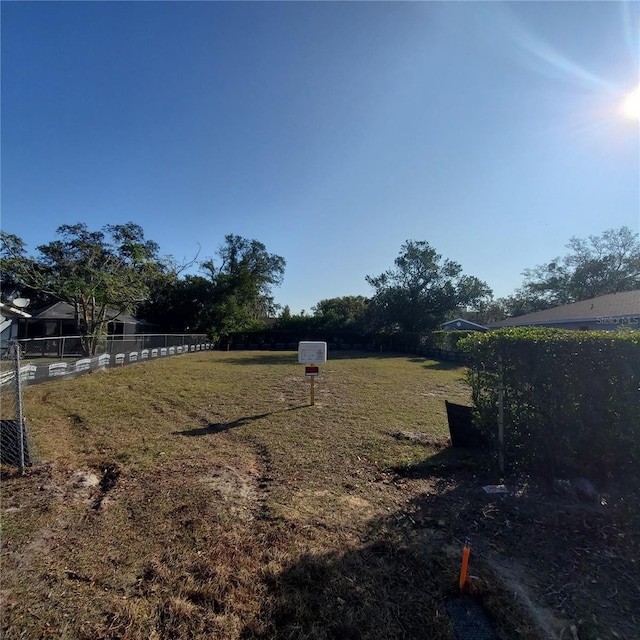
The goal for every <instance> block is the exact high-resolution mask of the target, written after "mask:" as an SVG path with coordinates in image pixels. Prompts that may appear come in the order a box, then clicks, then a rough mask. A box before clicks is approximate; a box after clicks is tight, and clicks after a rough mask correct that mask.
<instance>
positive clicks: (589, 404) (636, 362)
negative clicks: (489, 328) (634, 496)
mask: <svg viewBox="0 0 640 640" xmlns="http://www.w3.org/2000/svg"><path fill="white" fill-rule="evenodd" d="M461 347H463V348H464V349H465V350H466V352H467V355H468V358H469V369H468V374H467V380H468V382H469V384H470V385H471V389H472V397H473V403H474V407H475V411H474V420H475V422H476V424H477V425H478V426H479V427H480V428H481V429H482V430H483V431H484V432H485V433H487V435H489V436H490V437H494V438H495V435H496V432H497V428H496V425H497V419H498V407H497V400H498V385H499V381H500V378H502V382H503V385H504V424H505V443H506V452H507V458H508V459H509V460H510V461H511V462H512V463H514V464H518V465H523V466H525V467H527V468H528V469H529V470H531V471H537V472H545V473H552V474H554V475H556V477H557V476H558V475H559V474H577V475H590V476H591V477H598V476H603V475H604V474H606V473H607V472H612V471H614V470H616V469H625V468H630V467H631V466H632V465H634V464H636V463H637V462H639V461H640V332H602V331H591V332H586V331H566V330H559V329H543V328H533V327H527V328H512V329H502V330H500V331H495V332H490V333H474V334H473V335H471V336H469V337H467V338H466V339H465V340H464V341H463V343H462V344H461Z"/></svg>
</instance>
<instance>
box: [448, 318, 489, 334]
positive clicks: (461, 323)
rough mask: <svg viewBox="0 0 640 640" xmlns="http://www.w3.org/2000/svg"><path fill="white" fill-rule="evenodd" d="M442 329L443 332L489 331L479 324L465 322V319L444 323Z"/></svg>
mask: <svg viewBox="0 0 640 640" xmlns="http://www.w3.org/2000/svg"><path fill="white" fill-rule="evenodd" d="M440 327H441V328H442V330H443V331H488V329H487V327H484V326H482V325H481V324H478V323H477V322H471V320H465V319H464V318H456V319H455V320H449V321H448V322H443V323H442V324H441V325H440Z"/></svg>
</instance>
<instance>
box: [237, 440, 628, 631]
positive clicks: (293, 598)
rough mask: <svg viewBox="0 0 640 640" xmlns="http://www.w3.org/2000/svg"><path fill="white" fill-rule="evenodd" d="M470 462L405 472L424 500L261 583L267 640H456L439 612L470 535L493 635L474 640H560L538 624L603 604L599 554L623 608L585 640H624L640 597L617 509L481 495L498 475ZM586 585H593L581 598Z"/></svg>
mask: <svg viewBox="0 0 640 640" xmlns="http://www.w3.org/2000/svg"><path fill="white" fill-rule="evenodd" d="M468 453H469V452H467V451H460V450H453V449H447V450H444V451H441V452H439V453H437V454H435V455H434V456H432V457H431V458H429V459H427V460H425V461H424V462H423V463H421V464H419V465H414V466H413V467H412V468H410V469H408V470H407V471H408V472H409V475H413V474H419V477H420V478H422V479H430V482H428V483H427V484H425V485H422V486H424V491H423V492H422V493H420V494H417V495H416V494H414V496H413V497H412V498H411V499H410V500H407V501H406V503H405V504H403V505H402V506H401V507H400V508H399V509H398V510H396V511H394V512H392V513H389V514H388V515H385V516H382V517H377V518H374V519H372V520H370V521H369V522H368V523H367V524H366V526H365V529H364V530H363V531H362V532H361V533H360V534H359V536H358V543H357V544H354V545H351V544H345V545H344V546H343V547H342V548H338V549H334V550H332V551H329V552H327V551H325V550H324V549H323V548H322V546H319V547H318V549H317V550H311V551H309V552H308V553H306V554H304V555H302V556H301V557H300V558H299V560H298V561H297V562H295V563H294V564H292V565H290V566H288V567H286V568H285V569H284V570H283V571H282V572H278V573H277V574H276V575H274V576H273V578H272V579H269V580H268V581H267V586H268V588H269V592H270V601H271V603H272V604H271V605H270V606H269V609H268V614H267V616H268V618H269V619H270V621H271V622H272V627H271V632H270V633H269V636H268V637H270V638H275V639H277V640H280V639H284V638H287V639H291V638H296V639H302V638H313V639H314V640H330V639H337V638H345V639H347V638H349V639H351V638H353V639H356V638H358V639H360V638H362V639H364V638H368V639H379V640H383V639H384V640H387V639H393V638H403V639H405V640H413V639H416V640H417V639H424V638H434V639H435V638H438V639H440V640H453V639H454V638H455V634H454V631H453V628H452V625H451V622H450V620H449V617H448V613H447V603H448V602H449V601H450V600H451V599H453V598H457V597H458V596H459V590H458V585H457V583H458V578H459V571H460V562H461V557H462V546H463V543H464V540H465V538H467V537H470V538H471V540H472V551H471V559H470V565H469V571H470V573H471V574H472V575H477V576H479V578H478V579H476V580H475V582H474V583H473V584H474V586H473V591H472V594H473V595H472V597H473V599H474V600H475V601H476V602H477V603H479V604H480V605H482V607H483V608H484V609H485V611H486V612H487V614H488V616H489V618H490V619H491V622H492V626H493V627H494V628H495V629H496V635H495V636H493V635H489V636H485V635H483V636H482V637H483V638H489V637H491V638H493V637H495V638H501V639H502V640H507V639H508V638H516V637H517V638H520V639H521V640H539V638H541V637H557V636H558V633H559V632H560V629H559V628H558V626H557V625H558V624H560V623H561V621H558V620H556V619H555V618H554V617H553V615H551V614H550V615H548V616H547V615H546V612H547V608H548V611H549V612H552V611H557V610H559V608H560V606H561V605H562V606H564V607H565V608H566V607H567V605H566V604H564V603H566V601H567V600H568V601H569V603H570V604H569V605H568V609H567V613H566V616H567V617H568V619H575V617H577V616H578V615H579V612H580V610H581V608H584V607H585V606H586V607H588V606H591V604H592V603H593V602H604V601H606V598H607V588H610V584H611V581H607V578H606V577H603V576H601V575H599V572H601V571H603V570H604V569H603V564H602V562H601V560H600V559H601V558H602V554H608V555H607V558H608V561H607V577H608V578H613V577H615V580H619V581H620V583H619V584H617V587H618V589H619V594H623V595H620V596H619V597H620V598H621V599H622V600H623V601H621V602H619V603H618V604H619V605H620V606H619V607H617V610H616V611H613V610H612V612H611V616H610V617H609V618H608V619H604V618H603V619H602V620H600V621H599V622H598V623H597V624H596V627H597V628H594V633H593V635H589V637H596V636H604V635H606V630H607V629H608V628H609V626H608V625H615V628H616V629H617V630H618V633H620V634H621V637H636V635H637V623H636V621H635V620H634V618H633V613H632V612H634V611H637V610H638V608H639V607H640V593H639V592H638V591H637V589H636V588H635V580H634V578H633V574H632V572H629V571H628V567H627V566H626V563H627V562H628V559H629V557H631V555H632V554H634V553H635V551H634V550H633V545H627V543H626V542H625V541H624V540H625V538H623V537H617V538H616V536H615V534H616V531H619V528H620V527H624V535H625V536H627V537H628V536H632V537H633V536H635V535H637V532H636V531H635V530H634V529H633V527H632V526H631V525H629V524H628V522H629V518H628V511H629V505H626V504H623V503H622V502H620V504H619V505H618V506H619V507H620V511H618V510H617V508H616V507H614V505H613V504H611V505H609V507H607V508H606V509H593V508H586V507H581V506H580V505H576V504H574V503H571V504H565V503H563V502H558V498H557V496H556V497H554V494H553V493H550V490H549V488H548V487H547V486H546V485H544V484H542V485H536V484H533V483H532V482H531V481H530V479H526V480H525V481H523V483H522V484H518V483H516V482H515V480H514V482H513V484H509V483H508V486H509V487H510V488H511V489H512V491H511V492H510V493H508V494H488V493H485V492H484V491H483V489H482V487H483V485H485V484H494V483H495V482H496V479H497V478H496V475H497V474H495V473H492V472H486V471H481V470H479V469H482V468H483V467H482V465H480V467H478V466H477V465H476V461H475V459H476V455H477V454H476V452H473V453H472V456H471V462H469V460H468V459H467V456H468ZM407 475H408V474H407V473H402V474H401V475H400V477H398V476H396V478H395V479H394V480H392V482H395V483H397V485H398V488H399V489H402V488H404V487H405V486H406V484H407V482H411V480H409V479H408V478H407ZM413 477H415V476H413ZM514 489H517V490H514ZM559 522H560V523H561V525H559V524H558V523H559ZM625 523H627V524H625ZM316 526H318V527H323V526H324V525H323V524H322V523H321V522H318V523H317V524H316ZM331 526H333V525H329V528H331ZM610 547H611V548H610ZM576 554H577V555H579V556H580V559H581V563H582V565H581V571H580V572H576V571H575V556H576ZM550 567H553V568H554V570H553V571H549V568H550ZM585 576H598V580H597V581H596V579H595V578H594V579H592V580H591V581H590V582H589V583H588V585H587V588H585ZM532 585H536V586H535V587H534V586H532ZM607 585H609V587H608V586H607ZM550 594H551V595H550ZM569 598H570V599H569ZM574 599H575V602H574ZM623 612H624V613H623ZM604 615H607V614H604V613H603V616H604ZM534 620H536V622H534ZM626 634H628V635H626ZM242 637H243V638H244V637H246V638H249V637H256V636H253V635H250V634H249V635H246V636H245V635H243V636H242ZM257 637H263V638H265V640H266V636H261V635H260V634H258V636H257ZM463 637H471V636H463ZM473 637H476V636H473ZM478 637H479V636H478Z"/></svg>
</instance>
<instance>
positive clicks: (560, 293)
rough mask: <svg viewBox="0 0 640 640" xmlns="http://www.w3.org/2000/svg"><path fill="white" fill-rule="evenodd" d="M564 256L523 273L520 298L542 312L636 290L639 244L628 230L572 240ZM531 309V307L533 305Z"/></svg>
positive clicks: (639, 281) (639, 279) (639, 271)
mask: <svg viewBox="0 0 640 640" xmlns="http://www.w3.org/2000/svg"><path fill="white" fill-rule="evenodd" d="M566 246H567V248H568V249H569V250H570V253H568V254H567V255H566V256H564V257H562V258H560V257H557V258H555V259H554V260H552V261H551V262H549V263H547V264H542V265H538V266H536V267H534V268H533V269H526V270H525V271H524V272H523V275H524V277H525V280H524V284H523V287H522V291H521V292H520V295H519V296H517V297H521V298H522V297H526V296H528V297H529V300H530V301H531V300H532V299H533V300H536V299H537V301H538V303H539V304H538V306H542V308H549V307H554V306H557V305H561V304H568V303H571V302H579V301H580V300H588V299H589V298H595V297H597V296H602V295H606V294H608V293H618V292H620V291H632V290H635V289H640V242H639V241H638V234H637V233H633V232H632V231H631V230H630V229H629V228H628V227H620V229H608V230H606V231H604V232H603V233H602V234H601V235H599V236H593V235H592V236H589V237H588V238H587V239H586V240H585V239H580V238H577V237H575V236H574V237H572V238H571V239H570V240H569V243H568V244H567V245H566ZM534 306H535V305H534Z"/></svg>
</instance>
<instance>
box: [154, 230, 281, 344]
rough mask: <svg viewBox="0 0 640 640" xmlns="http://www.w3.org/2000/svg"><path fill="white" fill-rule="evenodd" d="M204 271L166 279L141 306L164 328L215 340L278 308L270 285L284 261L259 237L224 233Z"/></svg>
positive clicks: (277, 281) (256, 322)
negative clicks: (268, 248) (205, 336)
mask: <svg viewBox="0 0 640 640" xmlns="http://www.w3.org/2000/svg"><path fill="white" fill-rule="evenodd" d="M216 256H217V258H216V259H214V258H209V259H207V260H205V261H204V262H203V263H202V264H201V272H202V275H187V276H185V277H184V278H183V279H180V280H178V281H177V282H164V283H161V285H160V286H159V287H158V288H157V289H156V290H155V291H154V292H153V295H152V297H151V299H150V301H149V302H148V303H147V304H146V305H145V307H144V312H145V314H146V316H147V318H148V319H149V320H151V321H153V322H157V323H159V324H161V325H162V326H164V327H165V328H166V329H169V330H175V331H185V330H190V331H197V332H206V333H209V335H210V336H211V337H212V339H214V340H216V339H219V338H221V337H224V336H228V335H230V334H231V333H234V332H237V331H246V330H250V329H252V328H255V327H256V326H257V325H259V323H260V321H261V320H263V319H264V318H266V317H269V316H271V315H273V314H274V313H275V311H276V309H277V305H276V304H275V302H274V299H273V295H272V288H273V287H275V286H277V285H279V284H280V283H281V282H282V278H283V276H284V268H285V264H286V263H285V260H284V258H282V257H281V256H278V255H275V254H272V253H269V252H268V251H267V249H266V247H265V245H264V244H263V243H261V242H259V241H258V240H248V239H246V238H243V237H241V236H238V235H233V234H230V235H227V236H225V242H224V244H223V245H221V246H220V247H219V249H218V251H217V254H216Z"/></svg>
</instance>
